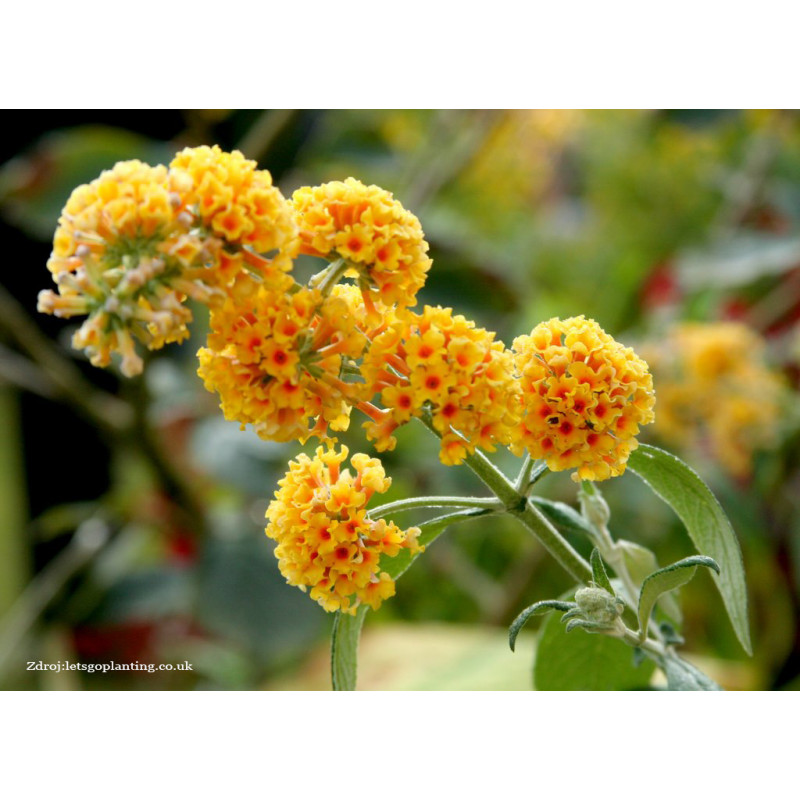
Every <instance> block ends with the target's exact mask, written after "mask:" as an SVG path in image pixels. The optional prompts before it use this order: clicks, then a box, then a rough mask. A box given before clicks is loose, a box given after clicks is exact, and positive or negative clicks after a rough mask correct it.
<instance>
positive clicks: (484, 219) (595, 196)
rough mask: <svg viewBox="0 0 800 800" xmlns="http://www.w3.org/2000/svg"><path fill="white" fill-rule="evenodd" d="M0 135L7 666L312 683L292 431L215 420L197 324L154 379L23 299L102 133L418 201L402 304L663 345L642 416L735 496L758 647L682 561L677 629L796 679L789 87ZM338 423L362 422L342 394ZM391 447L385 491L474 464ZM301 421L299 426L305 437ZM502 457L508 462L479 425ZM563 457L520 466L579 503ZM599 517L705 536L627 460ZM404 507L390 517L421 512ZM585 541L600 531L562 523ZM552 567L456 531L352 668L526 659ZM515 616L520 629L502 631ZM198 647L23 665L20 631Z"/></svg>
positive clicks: (105, 164) (168, 353) (429, 677)
mask: <svg viewBox="0 0 800 800" xmlns="http://www.w3.org/2000/svg"><path fill="white" fill-rule="evenodd" d="M5 113H6V124H5V125H4V137H3V145H2V148H3V151H2V153H0V228H1V230H2V237H3V241H4V242H5V243H6V268H5V269H4V271H3V276H2V279H0V687H2V688H5V689H256V688H265V689H324V688H327V687H328V685H329V684H328V676H327V659H328V654H327V646H328V642H327V639H328V636H329V633H330V626H331V622H332V617H331V615H328V614H326V613H325V612H324V611H322V610H321V609H320V608H319V607H318V606H317V605H316V604H315V603H313V602H312V601H311V600H310V599H309V598H308V596H306V595H304V594H302V593H301V592H300V591H299V590H297V589H296V588H292V587H289V586H287V585H286V584H285V582H284V579H283V578H282V577H281V575H280V574H279V572H278V569H277V564H276V561H275V559H274V557H273V556H272V543H271V542H270V541H269V540H267V539H266V537H265V536H264V532H263V528H264V522H263V518H264V512H265V509H266V506H267V504H268V502H269V499H270V498H271V496H272V492H273V491H274V489H275V486H276V482H277V480H278V479H279V478H280V477H281V476H282V475H283V473H284V471H285V468H286V462H287V460H288V459H289V458H291V457H293V456H294V455H296V454H297V452H298V451H299V447H298V446H296V445H291V444H290V445H280V444H274V443H267V442H263V441H261V440H259V439H258V438H257V437H256V436H255V434H253V433H251V432H250V431H246V432H240V431H239V428H238V425H237V424H236V423H234V422H226V421H225V420H224V419H223V417H222V415H221V413H220V412H219V411H218V408H217V403H216V400H215V397H214V396H212V395H211V394H209V393H207V392H206V391H205V390H204V389H203V386H202V384H201V382H200V380H199V379H198V378H197V376H196V362H195V352H196V350H197V348H198V347H199V346H200V345H201V344H202V343H203V339H204V324H205V319H204V316H203V313H202V310H201V309H198V310H196V313H195V318H196V322H195V326H194V329H193V337H192V339H191V340H190V341H187V342H185V343H184V344H182V345H181V346H175V345H173V346H170V347H167V348H165V349H164V350H162V351H160V352H158V353H153V354H150V358H149V363H148V365H147V367H146V369H145V374H144V377H143V378H140V379H134V380H125V379H122V378H120V376H119V374H118V373H117V372H116V371H115V370H114V369H108V370H100V369H96V368H94V367H91V366H90V365H89V364H88V362H87V361H86V360H85V359H84V358H83V356H82V354H81V353H79V352H77V351H74V350H72V349H71V348H70V346H69V339H70V336H71V333H72V330H73V329H74V325H73V324H72V323H71V322H70V321H68V320H59V319H56V318H53V317H47V316H44V315H40V314H37V313H36V296H37V294H38V292H39V291H40V290H41V289H45V288H51V286H52V283H51V279H50V275H49V273H48V272H47V269H46V267H45V263H46V261H47V258H48V256H49V253H50V249H51V242H52V235H53V232H54V230H55V226H56V222H57V218H58V215H59V212H60V210H61V208H62V207H63V205H64V203H65V201H66V199H67V197H68V196H69V194H70V192H71V191H72V189H73V188H75V187H76V186H77V185H79V184H81V183H86V182H89V181H90V180H92V179H94V178H95V177H97V176H98V175H99V173H100V172H101V171H102V170H103V169H106V168H110V167H111V166H113V164H114V163H115V162H116V161H119V160H125V159H131V158H140V159H142V160H144V161H147V162H149V163H151V164H157V163H169V161H170V160H171V158H172V156H173V155H174V153H175V151H176V150H177V149H179V148H181V147H183V146H186V145H197V144H213V143H217V144H219V145H220V146H221V147H222V148H223V149H226V150H230V149H233V148H238V149H240V150H242V151H243V152H244V153H245V155H247V156H248V157H250V158H253V159H256V160H257V161H258V162H259V165H260V166H261V167H263V168H266V169H269V170H270V171H271V173H272V175H273V177H274V179H275V181H276V183H278V184H279V185H280V187H281V188H282V190H283V192H284V194H285V195H287V196H288V195H290V194H291V192H292V191H293V190H294V189H296V188H297V187H298V186H301V185H304V184H310V185H314V184H319V183H323V182H325V181H329V180H337V179H344V178H345V177H347V176H350V175H352V176H354V177H356V178H358V179H360V180H361V181H363V182H365V183H377V184H379V185H380V186H382V187H384V188H386V189H389V190H390V191H392V192H394V194H395V196H396V197H397V198H398V199H399V200H400V201H401V202H402V203H403V204H404V205H405V206H406V208H409V209H410V210H411V211H413V212H414V213H415V214H416V215H417V216H418V217H419V218H420V220H421V223H422V227H423V229H424V230H425V233H426V237H427V239H428V241H429V242H430V245H431V255H432V257H433V260H434V266H433V268H432V270H431V272H430V274H429V279H428V283H427V285H426V287H425V288H424V289H423V291H422V292H421V294H420V301H421V302H422V303H430V304H442V305H448V306H453V307H454V308H456V309H457V310H458V311H459V312H461V313H463V314H465V315H466V316H468V317H471V318H472V319H474V320H475V321H476V323H477V324H478V325H479V326H481V327H485V328H489V329H491V330H495V331H497V332H498V335H499V337H500V338H501V339H503V341H505V342H506V343H507V344H509V345H510V343H511V341H512V340H513V338H514V337H515V336H516V335H519V334H521V333H528V332H530V329H531V328H532V327H533V326H534V325H535V324H537V323H538V322H540V321H542V320H545V319H548V318H549V317H551V316H556V315H557V316H562V317H564V316H571V315H578V314H584V315H586V316H589V317H593V318H594V319H596V320H597V321H598V322H599V323H600V324H601V325H602V326H603V328H604V329H605V330H606V331H607V332H609V333H611V334H612V335H614V336H615V337H616V338H617V339H618V340H620V341H622V342H624V343H625V344H627V345H631V346H633V347H634V348H635V349H636V350H637V351H639V352H641V353H642V354H643V355H645V356H646V357H647V358H648V360H649V361H650V363H651V365H652V369H653V372H654V376H655V385H656V392H657V405H656V417H657V423H656V425H654V426H650V427H651V428H652V431H649V430H648V431H646V432H645V434H644V436H643V437H642V438H643V439H644V440H646V441H650V442H652V443H654V444H660V445H662V446H665V447H666V448H667V449H671V450H674V451H676V452H678V453H679V454H680V455H681V456H682V457H683V458H685V459H686V460H687V461H688V462H689V463H690V464H691V465H692V466H693V467H694V468H695V469H696V470H697V471H698V472H699V473H700V474H701V475H702V477H703V478H704V479H705V480H706V481H707V482H708V483H709V484H710V485H711V487H712V489H713V490H714V492H715V493H716V494H717V496H718V497H719V499H720V501H721V502H722V504H723V506H724V507H725V509H726V511H727V512H728V514H729V516H730V517H731V519H732V522H733V524H734V528H735V529H736V531H737V533H738V535H739V537H740V540H741V543H742V549H743V553H744V560H745V569H746V574H747V579H748V587H749V592H750V611H751V624H752V627H753V634H754V650H755V655H754V657H753V658H748V657H747V656H745V654H744V653H743V652H742V651H741V649H740V648H739V646H738V644H737V642H736V639H735V636H734V634H733V631H732V629H731V627H730V624H729V623H728V621H727V618H726V616H725V612H724V609H723V606H722V603H721V601H720V600H719V597H718V596H717V594H716V592H715V590H714V588H713V584H712V583H711V581H710V580H709V579H707V578H705V577H704V578H700V579H698V580H697V581H694V582H692V583H691V584H689V585H687V586H686V587H685V588H684V589H683V590H682V600H683V605H684V629H683V635H684V636H685V638H686V640H687V642H688V645H687V653H689V654H690V657H694V658H696V660H697V662H698V664H701V665H702V666H703V667H704V668H706V669H707V670H708V671H709V672H710V673H711V674H712V675H713V676H714V677H715V678H716V679H717V680H718V681H720V682H721V683H722V684H723V685H724V686H725V687H726V688H730V689H793V688H800V635H799V634H798V613H800V592H799V591H798V583H799V582H800V458H799V457H798V446H797V445H798V441H799V439H800V424H799V423H800V419H799V418H798V410H797V405H798V404H797V402H796V394H797V389H798V379H800V116H798V115H797V114H796V113H794V112H787V111H733V110H732V111H658V110H648V111H342V110H336V111H324V110H317V111H293V110H273V111H226V110H193V111H156V112H142V111H136V112H113V113H112V112H51V113H32V112H15V113H12V112H5ZM342 438H343V441H345V442H346V443H347V444H348V445H349V446H350V448H351V451H352V450H364V451H366V452H369V445H368V444H367V443H366V441H365V439H364V437H363V436H362V432H361V428H360V420H358V419H357V412H354V422H353V424H352V426H351V431H350V432H348V434H347V435H345V436H344V437H342ZM398 439H399V444H398V447H397V449H396V450H395V451H394V452H393V453H390V454H387V455H386V457H385V459H384V463H385V466H386V469H387V472H388V474H389V475H391V476H392V478H393V480H394V483H393V486H392V489H391V496H388V497H387V499H394V498H400V497H406V496H410V495H417V494H434V493H438V494H442V493H445V494H463V493H469V492H473V491H475V492H481V489H480V487H479V486H477V485H476V482H475V481H474V479H472V477H471V475H470V474H469V473H468V471H467V470H466V469H465V468H461V469H458V468H445V467H443V466H442V465H441V464H439V462H438V459H437V455H436V454H437V451H438V448H437V446H436V442H435V441H433V440H432V437H430V435H429V434H428V433H427V432H426V431H424V430H423V429H422V427H421V426H419V427H417V426H415V425H408V426H406V427H404V428H403V429H401V431H400V432H399V435H398ZM314 446H315V445H313V444H312V445H310V446H309V447H307V449H311V448H313V447H314ZM495 460H496V461H497V463H499V464H500V465H502V466H507V467H508V469H509V470H512V469H514V468H515V466H516V460H515V459H513V458H511V457H510V456H508V455H507V454H505V455H504V454H499V453H498V454H497V455H496V457H495ZM575 488H576V487H575V484H573V483H572V482H571V481H570V480H569V477H568V475H567V474H563V473H562V474H554V475H548V476H547V477H546V478H545V479H543V481H542V482H541V483H540V484H539V490H540V491H539V493H540V494H544V495H545V496H547V497H549V498H551V499H556V500H562V501H564V502H567V503H572V504H574V503H575ZM602 488H603V490H604V491H605V494H606V497H607V499H608V500H609V503H610V506H611V509H612V520H611V528H612V531H613V533H614V534H615V535H616V536H617V537H619V538H625V539H631V540H634V541H636V542H640V543H642V544H644V545H647V546H648V547H650V548H652V549H653V550H654V551H655V552H656V553H657V555H658V558H659V561H660V563H662V564H664V563H668V562H669V561H671V560H676V559H678V558H681V557H684V556H687V555H689V554H691V553H692V552H693V548H692V545H691V542H690V541H689V539H688V536H687V535H686V533H685V531H684V530H683V528H682V526H681V525H680V523H679V522H678V520H677V518H676V517H674V515H673V514H672V512H671V511H670V510H669V509H668V508H667V506H665V505H663V504H662V503H660V501H658V500H657V499H655V498H654V496H653V495H651V494H650V493H649V492H647V491H646V490H645V489H644V487H643V486H642V484H641V483H640V481H639V480H638V479H637V478H636V477H634V476H633V475H625V476H623V477H622V478H619V479H616V480H613V481H610V482H608V483H606V484H603V487H602ZM411 520H412V517H410V516H409V517H403V518H402V520H401V519H400V518H398V521H399V522H401V523H403V524H405V523H410V522H411ZM574 544H575V546H576V547H577V548H578V549H580V550H581V551H582V552H584V554H587V555H588V549H589V547H588V544H587V543H586V542H583V541H579V540H576V541H574ZM569 588H570V581H569V579H568V577H567V576H566V574H565V573H563V572H562V571H561V569H560V568H559V567H558V565H557V564H556V563H555V562H554V561H553V560H552V559H551V558H550V557H549V556H548V555H547V554H546V553H545V552H544V551H543V550H542V548H541V547H540V546H539V545H538V543H537V542H536V541H534V540H533V539H532V538H531V537H530V535H529V534H527V533H526V532H525V531H524V530H522V529H521V528H518V527H517V526H516V524H515V523H514V522H512V521H508V522H506V521H503V520H490V521H482V522H481V521H476V522H474V523H469V524H467V525H463V526H461V527H459V528H457V529H451V530H450V531H449V532H448V533H447V534H446V535H445V536H443V537H441V538H440V539H439V540H437V542H436V543H435V544H434V545H433V546H431V547H430V548H429V551H428V552H427V553H426V554H425V556H424V557H423V558H421V559H420V560H419V561H417V563H416V564H415V566H414V567H413V569H412V570H411V571H410V572H409V573H407V574H406V575H405V576H404V577H403V579H402V580H401V581H399V582H398V587H397V594H396V596H395V597H394V598H392V599H391V600H389V601H388V602H386V603H384V605H383V607H382V608H381V609H380V611H379V612H377V613H374V614H372V613H371V614H370V615H369V616H368V619H367V628H366V630H365V636H364V641H363V648H362V649H363V659H362V664H361V674H360V687H361V688H365V689H368V688H385V689H409V688H411V689H524V688H530V686H531V659H532V652H533V647H534V637H533V633H532V632H527V631H526V634H527V636H526V637H525V639H524V644H522V645H521V646H520V647H518V650H517V654H516V655H512V654H511V653H510V652H509V651H508V647H507V643H506V629H507V626H508V624H509V622H510V621H511V620H512V619H513V618H514V617H515V616H516V615H517V613H518V612H519V611H520V610H521V609H522V608H523V607H525V606H526V605H529V604H530V603H532V602H535V601H536V600H540V599H545V598H550V597H555V596H558V595H559V594H561V593H562V592H564V591H567V590H568V589H569ZM520 641H521V643H522V641H523V640H522V639H521V640H520ZM31 660H35V661H38V660H42V661H43V662H46V663H53V662H56V661H59V660H61V661H80V662H83V663H87V664H93V663H98V664H102V663H107V662H110V661H112V660H114V661H116V662H118V663H119V662H135V661H137V660H138V661H139V662H142V663H174V664H177V663H180V662H183V661H184V660H188V661H189V662H191V663H192V664H193V667H194V669H193V671H191V672H178V671H167V672H158V673H152V674H151V673H147V672H109V673H105V674H103V673H97V672H93V673H88V672H78V671H73V672H66V673H65V672H61V673H52V672H39V671H27V670H26V669H25V667H26V664H27V662H28V661H31Z"/></svg>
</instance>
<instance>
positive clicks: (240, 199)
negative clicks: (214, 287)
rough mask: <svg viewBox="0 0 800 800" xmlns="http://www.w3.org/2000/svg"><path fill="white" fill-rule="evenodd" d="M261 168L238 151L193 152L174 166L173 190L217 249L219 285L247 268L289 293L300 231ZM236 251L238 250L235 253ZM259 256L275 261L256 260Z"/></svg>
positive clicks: (179, 156)
mask: <svg viewBox="0 0 800 800" xmlns="http://www.w3.org/2000/svg"><path fill="white" fill-rule="evenodd" d="M256 167H257V165H256V162H255V161H250V160H249V159H246V158H245V157H244V156H243V155H242V154H241V153H240V152H239V151H238V150H234V151H233V152H232V153H225V152H223V151H222V150H220V148H219V146H218V145H214V146H213V147H206V146H203V147H187V148H186V149H184V150H182V151H181V152H180V153H178V154H177V155H176V156H175V158H174V159H173V160H172V163H171V164H170V165H169V176H170V187H171V189H172V191H173V192H175V193H176V194H177V195H178V196H179V197H180V198H181V202H182V208H183V209H185V210H188V211H189V212H190V213H191V214H192V217H193V220H194V222H195V224H198V225H199V226H200V228H201V230H203V232H204V233H205V234H206V236H208V237H210V238H211V240H212V241H213V242H214V243H215V245H216V247H215V252H214V254H215V258H216V261H217V264H216V267H215V270H214V273H215V276H216V278H217V281H218V282H219V283H221V284H225V283H230V281H231V280H232V279H233V278H234V277H235V276H236V275H237V274H238V273H239V272H241V270H243V269H245V265H247V267H248V268H252V269H254V270H255V271H256V272H257V273H258V274H260V275H261V277H262V278H263V279H265V280H267V281H268V282H270V283H272V284H273V285H276V286H283V287H284V288H285V287H287V286H288V285H289V284H287V282H286V281H285V279H283V275H282V273H285V272H289V271H290V270H291V268H292V259H293V258H294V256H295V255H297V250H298V248H299V246H300V241H299V239H298V238H297V226H296V225H295V222H294V216H293V214H292V208H291V205H290V204H289V203H287V201H286V200H285V199H284V197H283V195H282V194H281V193H280V191H279V190H278V189H277V188H276V187H275V186H273V185H272V176H271V175H270V174H269V172H267V171H266V170H259V169H257V168H256ZM225 245H227V247H225ZM231 245H234V246H236V245H238V248H236V249H235V250H234V251H233V252H231ZM244 248H249V249H244ZM253 252H255V253H266V254H271V257H270V258H261V259H257V258H253V257H252V253H253Z"/></svg>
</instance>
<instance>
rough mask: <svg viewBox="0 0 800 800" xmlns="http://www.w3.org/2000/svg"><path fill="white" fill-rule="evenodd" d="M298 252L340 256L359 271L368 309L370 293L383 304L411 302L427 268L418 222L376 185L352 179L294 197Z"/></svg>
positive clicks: (425, 246)
mask: <svg viewBox="0 0 800 800" xmlns="http://www.w3.org/2000/svg"><path fill="white" fill-rule="evenodd" d="M292 203H293V205H294V209H295V214H296V219H297V222H298V225H299V226H300V236H301V238H302V242H303V244H302V251H303V252H305V253H308V254H309V255H315V256H321V257H324V258H327V259H329V260H334V259H336V258H343V259H345V260H346V262H347V264H349V265H350V266H351V267H352V268H353V270H354V274H357V275H358V277H359V279H360V282H361V284H362V286H363V288H364V294H365V302H366V303H367V306H368V308H371V306H372V305H373V303H372V297H371V295H372V294H373V293H372V292H370V291H369V287H374V288H375V289H376V290H377V297H378V299H379V300H380V302H381V303H382V304H383V305H385V306H392V305H397V306H399V307H407V306H413V305H414V304H415V303H416V294H417V292H418V291H419V289H420V288H422V286H423V285H424V283H425V276H426V273H427V272H428V270H429V269H430V266H431V263H432V262H431V260H430V258H428V256H427V252H428V243H427V242H426V241H425V238H424V234H423V232H422V227H421V226H420V224H419V220H418V219H417V218H416V217H415V216H414V215H413V214H412V213H411V212H410V211H406V209H405V208H403V206H402V205H401V204H400V203H399V202H398V201H397V200H395V199H394V198H393V197H392V195H391V193H390V192H387V191H386V190H384V189H381V188H379V187H378V186H365V185H364V184H363V183H361V182H360V181H357V180H355V178H348V179H347V180H345V181H332V182H331V183H326V184H323V185H322V186H314V187H311V186H304V187H302V188H300V189H298V190H297V191H296V192H295V193H294V195H293V196H292Z"/></svg>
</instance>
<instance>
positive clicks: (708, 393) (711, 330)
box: [643, 322, 783, 478]
mask: <svg viewBox="0 0 800 800" xmlns="http://www.w3.org/2000/svg"><path fill="white" fill-rule="evenodd" d="M764 350H765V347H764V341H763V340H762V339H761V337H760V336H758V334H756V333H755V332H754V331H752V330H751V329H750V328H748V327H746V326H745V325H742V324H741V323H737V322H711V323H702V322H694V323H691V322H687V323H681V324H678V325H675V326H674V327H673V328H672V329H670V330H669V331H668V332H667V334H666V336H665V337H663V338H662V339H660V340H659V341H658V342H657V343H656V342H653V343H649V344H648V345H646V346H645V347H644V348H643V352H644V353H645V355H646V357H647V359H648V361H649V362H650V365H651V367H652V370H653V375H654V377H655V381H656V384H657V386H658V421H657V423H656V426H655V433H656V434H657V435H658V436H659V437H661V438H662V439H664V441H667V442H670V443H672V444H678V445H683V446H694V447H697V448H699V449H701V450H702V449H705V450H706V451H707V452H708V453H710V455H711V456H712V457H713V458H715V459H716V461H717V462H718V463H719V464H720V466H721V467H722V468H723V469H724V470H725V471H727V472H728V473H730V474H731V475H732V476H734V477H736V478H746V477H747V476H748V475H749V474H750V473H751V471H752V466H753V455H754V453H755V452H756V451H757V450H759V449H762V448H766V447H770V446H771V445H772V444H774V442H775V439H776V434H777V427H778V421H779V419H780V403H781V394H782V392H783V386H782V382H781V379H780V377H779V376H778V374H777V373H776V372H774V371H773V370H771V369H770V368H769V366H768V365H767V362H766V359H765V353H764Z"/></svg>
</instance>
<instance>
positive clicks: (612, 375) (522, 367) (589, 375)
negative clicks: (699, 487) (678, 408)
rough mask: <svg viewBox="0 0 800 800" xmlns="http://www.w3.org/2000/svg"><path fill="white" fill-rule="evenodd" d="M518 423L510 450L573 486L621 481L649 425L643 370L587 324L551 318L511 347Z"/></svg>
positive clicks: (650, 397) (649, 389)
mask: <svg viewBox="0 0 800 800" xmlns="http://www.w3.org/2000/svg"><path fill="white" fill-rule="evenodd" d="M513 349H514V351H515V355H514V360H515V362H516V367H517V370H518V372H519V375H520V385H521V389H522V408H523V419H522V423H521V425H520V426H519V429H518V437H517V440H516V441H515V442H514V444H513V447H512V449H513V450H514V451H515V452H517V453H521V452H522V451H523V450H527V451H528V452H529V453H530V454H531V456H532V457H533V458H542V459H545V460H546V462H547V466H548V467H549V468H550V469H551V470H553V471H560V470H565V469H576V470H577V472H576V473H574V474H573V475H572V478H573V480H576V481H578V480H595V481H599V480H605V479H606V478H610V477H612V476H616V475H621V474H622V473H623V472H624V471H625V465H626V463H627V460H628V456H629V455H630V453H631V451H632V450H634V449H635V448H636V447H637V446H638V442H637V440H636V438H635V437H636V435H637V434H638V433H639V427H640V426H641V425H645V424H647V423H649V422H652V421H653V417H654V415H653V405H654V403H655V395H654V393H653V381H652V377H651V375H650V373H649V371H648V367H647V364H646V363H645V362H644V361H643V360H642V359H641V358H639V357H638V356H637V355H636V354H635V353H634V352H633V350H631V349H630V348H628V347H623V346H622V345H621V344H619V343H618V342H616V341H615V340H614V339H613V338H612V337H611V336H609V335H608V334H607V333H605V332H604V331H603V329H602V328H601V327H600V326H599V325H598V324H597V323H596V322H595V321H594V320H591V319H585V318H584V317H582V316H580V317H570V318H569V319H565V320H561V319H557V318H553V319H551V320H549V321H547V322H543V323H541V324H540V325H537V326H536V327H535V328H534V329H533V331H531V334H530V335H529V336H519V337H517V338H516V339H515V340H514V345H513Z"/></svg>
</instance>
